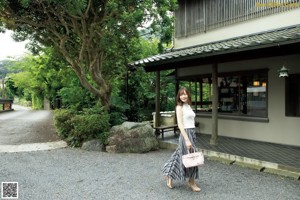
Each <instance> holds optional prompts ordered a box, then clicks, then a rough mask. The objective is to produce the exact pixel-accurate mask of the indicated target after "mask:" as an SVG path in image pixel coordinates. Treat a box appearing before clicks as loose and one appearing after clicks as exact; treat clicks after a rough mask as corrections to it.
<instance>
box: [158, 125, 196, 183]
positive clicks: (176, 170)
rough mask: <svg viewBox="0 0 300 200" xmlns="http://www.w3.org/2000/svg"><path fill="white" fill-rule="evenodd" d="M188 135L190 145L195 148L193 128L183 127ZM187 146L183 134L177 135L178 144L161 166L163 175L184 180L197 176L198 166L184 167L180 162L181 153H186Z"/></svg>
mask: <svg viewBox="0 0 300 200" xmlns="http://www.w3.org/2000/svg"><path fill="white" fill-rule="evenodd" d="M185 131H186V133H187V134H188V137H189V139H190V141H191V143H192V146H193V147H194V148H195V149H196V145H195V142H196V133H195V128H188V129H185ZM187 153H188V151H187V147H186V145H185V141H184V138H183V136H182V135H181V134H180V136H179V144H178V147H177V149H176V150H175V152H174V153H173V154H172V156H171V158H170V159H169V160H168V161H167V162H166V164H165V165H164V166H163V169H162V172H163V175H164V176H167V177H169V178H171V179H173V180H181V181H185V180H186V178H194V179H198V178H199V172H198V167H191V168H185V167H184V165H183V163H182V159H181V157H182V155H185V154H187Z"/></svg>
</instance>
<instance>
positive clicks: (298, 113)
mask: <svg viewBox="0 0 300 200" xmlns="http://www.w3.org/2000/svg"><path fill="white" fill-rule="evenodd" d="M285 98H286V101H285V112H286V116H290V117H300V74H290V75H289V77H288V78H286V94H285Z"/></svg>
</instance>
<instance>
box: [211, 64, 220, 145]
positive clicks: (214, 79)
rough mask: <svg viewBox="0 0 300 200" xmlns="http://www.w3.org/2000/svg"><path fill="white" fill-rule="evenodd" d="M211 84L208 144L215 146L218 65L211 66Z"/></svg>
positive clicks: (216, 133)
mask: <svg viewBox="0 0 300 200" xmlns="http://www.w3.org/2000/svg"><path fill="white" fill-rule="evenodd" d="M212 84H213V99H212V133H211V138H210V144H211V145H216V144H217V137H218V105H219V91H218V65H217V64H213V66H212Z"/></svg>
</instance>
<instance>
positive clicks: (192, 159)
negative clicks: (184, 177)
mask: <svg viewBox="0 0 300 200" xmlns="http://www.w3.org/2000/svg"><path fill="white" fill-rule="evenodd" d="M182 163H183V165H184V166H185V168H190V167H197V166H200V165H204V155H203V153H202V151H195V149H194V152H193V153H190V151H189V150H188V154H186V155H183V156H182Z"/></svg>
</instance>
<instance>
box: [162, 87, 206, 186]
mask: <svg viewBox="0 0 300 200" xmlns="http://www.w3.org/2000/svg"><path fill="white" fill-rule="evenodd" d="M190 105H191V95H190V93H189V91H188V90H187V89H186V88H181V89H179V91H178V93H177V96H176V117H177V124H178V127H179V130H180V136H179V145H178V147H177V149H176V150H175V152H174V153H173V154H172V156H171V158H170V159H169V160H168V161H167V163H166V164H165V165H164V167H163V170H162V171H163V175H164V176H165V177H167V186H168V188H170V189H172V188H173V184H172V180H181V181H185V180H186V179H187V178H188V186H189V187H190V188H191V189H192V190H193V191H194V192H200V190H201V189H200V188H199V187H198V186H197V185H196V183H195V179H198V178H199V173H198V167H191V168H185V167H184V165H183V164H182V158H181V157H182V155H185V154H187V153H188V149H190V150H192V148H193V149H196V146H195V141H196V134H195V113H194V111H193V110H192V108H191V106H190Z"/></svg>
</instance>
